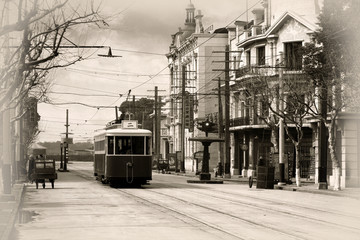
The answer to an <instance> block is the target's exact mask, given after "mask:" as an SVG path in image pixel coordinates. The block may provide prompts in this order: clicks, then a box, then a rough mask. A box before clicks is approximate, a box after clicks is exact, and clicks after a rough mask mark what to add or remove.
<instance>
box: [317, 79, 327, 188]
mask: <svg viewBox="0 0 360 240" xmlns="http://www.w3.org/2000/svg"><path fill="white" fill-rule="evenodd" d="M319 92H320V104H319V110H320V114H321V117H322V118H323V119H326V116H327V97H328V96H327V89H326V85H325V83H324V79H322V78H321V79H320V89H319ZM318 129H319V132H318V146H319V150H318V152H319V167H318V179H317V180H318V189H328V185H327V149H328V147H327V136H326V126H325V123H324V121H320V122H319V128H318Z"/></svg>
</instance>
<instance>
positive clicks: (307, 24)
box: [265, 11, 317, 36]
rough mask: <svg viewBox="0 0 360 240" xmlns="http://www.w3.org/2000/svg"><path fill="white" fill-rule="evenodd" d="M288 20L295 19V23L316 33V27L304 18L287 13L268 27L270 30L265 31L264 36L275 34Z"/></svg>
mask: <svg viewBox="0 0 360 240" xmlns="http://www.w3.org/2000/svg"><path fill="white" fill-rule="evenodd" d="M289 18H293V19H295V20H296V21H298V22H299V23H301V24H302V25H304V26H305V27H307V28H308V29H309V30H310V31H316V29H317V26H316V25H315V24H313V23H311V22H309V21H307V20H306V19H305V18H302V17H300V16H299V15H297V14H296V13H294V12H291V11H287V12H285V13H284V14H283V15H281V17H280V18H279V19H278V20H277V21H276V22H275V23H274V24H273V25H271V26H270V28H269V29H268V30H267V31H266V33H265V35H266V36H269V35H271V34H274V33H275V32H277V31H278V30H279V29H280V28H281V27H282V26H283V25H284V23H285V22H286V21H287V20H288V19H289Z"/></svg>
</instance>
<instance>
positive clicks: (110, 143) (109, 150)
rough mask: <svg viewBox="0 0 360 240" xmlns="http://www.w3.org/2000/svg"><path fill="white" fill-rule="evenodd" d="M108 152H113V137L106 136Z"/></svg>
mask: <svg viewBox="0 0 360 240" xmlns="http://www.w3.org/2000/svg"><path fill="white" fill-rule="evenodd" d="M108 154H114V137H108Z"/></svg>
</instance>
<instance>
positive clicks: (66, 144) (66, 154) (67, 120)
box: [64, 109, 70, 172]
mask: <svg viewBox="0 0 360 240" xmlns="http://www.w3.org/2000/svg"><path fill="white" fill-rule="evenodd" d="M69 126H70V125H69V110H68V109H66V124H65V127H66V132H65V142H64V172H66V171H67V163H68V157H69V156H68V153H69V152H68V151H69Z"/></svg>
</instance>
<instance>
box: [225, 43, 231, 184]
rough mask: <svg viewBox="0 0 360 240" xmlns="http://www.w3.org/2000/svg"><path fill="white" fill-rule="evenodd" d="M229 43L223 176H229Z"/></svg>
mask: <svg viewBox="0 0 360 240" xmlns="http://www.w3.org/2000/svg"><path fill="white" fill-rule="evenodd" d="M229 56H230V52H229V45H226V47H225V177H226V178H230V131H229V128H230V76H229V72H230V67H229Z"/></svg>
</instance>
